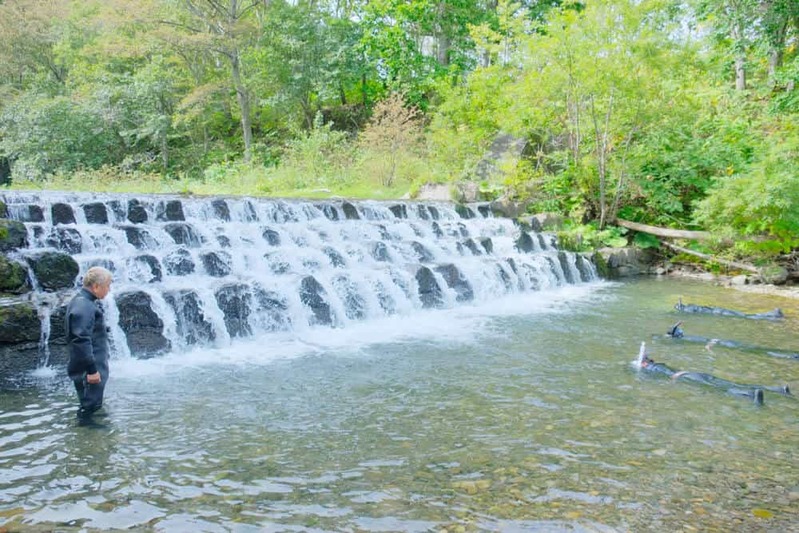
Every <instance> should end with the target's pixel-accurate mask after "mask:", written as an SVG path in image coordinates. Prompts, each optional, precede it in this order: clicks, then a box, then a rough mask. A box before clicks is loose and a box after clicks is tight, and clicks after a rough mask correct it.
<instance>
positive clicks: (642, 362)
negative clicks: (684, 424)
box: [638, 343, 792, 405]
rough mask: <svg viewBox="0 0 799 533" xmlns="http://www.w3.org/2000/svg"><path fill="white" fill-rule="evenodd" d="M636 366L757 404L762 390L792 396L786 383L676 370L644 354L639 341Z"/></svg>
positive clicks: (762, 398)
mask: <svg viewBox="0 0 799 533" xmlns="http://www.w3.org/2000/svg"><path fill="white" fill-rule="evenodd" d="M638 367H639V368H640V370H642V371H645V372H647V373H649V374H653V375H663V376H666V377H668V378H670V379H672V380H674V381H690V382H694V383H699V384H701V385H707V386H711V387H714V388H717V389H721V390H724V391H725V392H727V393H728V394H731V395H733V396H743V397H745V398H748V399H750V400H752V402H754V403H755V404H757V405H763V402H764V394H763V391H771V392H776V393H778V394H782V395H783V396H792V394H791V390H790V388H789V387H788V385H783V386H767V385H750V384H745V383H736V382H734V381H729V380H727V379H723V378H720V377H718V376H714V375H712V374H707V373H705V372H691V371H686V370H676V369H674V368H671V367H670V366H668V365H666V364H664V363H658V362H656V361H655V360H653V359H652V358H650V357H649V356H648V355H647V354H646V344H645V343H641V350H640V352H639V354H638Z"/></svg>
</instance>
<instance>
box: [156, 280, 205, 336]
mask: <svg viewBox="0 0 799 533" xmlns="http://www.w3.org/2000/svg"><path fill="white" fill-rule="evenodd" d="M164 300H166V302H167V303H168V304H169V305H170V307H172V310H173V311H174V312H175V317H176V318H177V333H178V335H180V336H181V338H183V340H184V341H185V342H186V344H188V345H193V344H208V343H209V342H211V341H213V340H214V339H215V338H216V333H215V332H214V326H213V324H212V323H211V321H210V320H209V319H208V317H206V316H205V312H204V311H203V306H202V301H201V300H200V297H199V296H198V295H197V293H196V292H194V291H191V290H179V291H171V292H167V293H164Z"/></svg>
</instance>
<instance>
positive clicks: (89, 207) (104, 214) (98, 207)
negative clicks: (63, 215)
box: [83, 202, 108, 224]
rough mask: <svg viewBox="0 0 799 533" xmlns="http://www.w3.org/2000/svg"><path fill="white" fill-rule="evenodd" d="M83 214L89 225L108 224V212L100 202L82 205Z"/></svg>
mask: <svg viewBox="0 0 799 533" xmlns="http://www.w3.org/2000/svg"><path fill="white" fill-rule="evenodd" d="M83 213H84V214H85V215H86V222H88V223H89V224H108V210H107V209H106V207H105V204H104V203H102V202H92V203H88V204H84V205H83Z"/></svg>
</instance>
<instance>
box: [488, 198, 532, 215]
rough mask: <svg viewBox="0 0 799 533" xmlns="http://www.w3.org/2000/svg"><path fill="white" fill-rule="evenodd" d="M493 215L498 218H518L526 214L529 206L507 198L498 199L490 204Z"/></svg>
mask: <svg viewBox="0 0 799 533" xmlns="http://www.w3.org/2000/svg"><path fill="white" fill-rule="evenodd" d="M489 208H490V210H491V213H493V214H494V215H495V216H498V217H506V218H516V217H518V216H521V215H523V214H524V213H525V210H526V209H527V204H525V203H524V202H517V201H515V200H511V199H510V198H508V197H507V196H503V197H502V198H497V199H496V200H494V201H493V202H491V203H490V204H489Z"/></svg>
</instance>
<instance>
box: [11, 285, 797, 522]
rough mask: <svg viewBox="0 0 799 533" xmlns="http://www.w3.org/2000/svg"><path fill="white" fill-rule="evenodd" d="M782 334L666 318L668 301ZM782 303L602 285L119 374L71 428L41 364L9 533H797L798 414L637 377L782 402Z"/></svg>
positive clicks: (791, 304) (791, 321) (151, 362)
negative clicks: (722, 310)
mask: <svg viewBox="0 0 799 533" xmlns="http://www.w3.org/2000/svg"><path fill="white" fill-rule="evenodd" d="M680 297H682V299H683V301H684V302H686V303H688V302H690V303H701V304H713V305H719V306H724V307H730V308H735V309H743V310H747V311H750V312H759V311H766V310H769V309H772V308H774V307H776V306H779V307H782V309H783V311H784V312H785V314H786V315H787V318H786V319H785V320H783V321H780V322H762V321H751V320H745V319H737V318H723V317H713V316H693V315H688V316H686V315H678V314H677V313H676V312H675V311H674V309H673V305H674V304H675V303H676V302H677V299H678V298H680ZM798 304H799V302H797V301H796V300H787V299H781V298H777V297H774V296H768V295H759V294H747V293H741V292H736V291H733V290H729V289H723V288H719V287H715V286H713V285H711V284H706V283H700V282H695V281H684V280H683V281H681V280H673V279H669V280H665V279H664V280H658V279H653V278H648V279H642V280H639V281H634V282H625V283H610V282H595V283H589V284H583V285H576V286H567V287H563V288H559V289H550V290H545V291H541V292H533V293H523V294H513V295H509V296H506V297H503V298H498V299H496V300H494V301H490V302H483V303H481V304H479V305H477V304H475V305H466V306H460V307H457V308H454V309H448V310H421V311H416V312H413V313H412V314H409V315H398V316H392V317H389V318H386V319H380V320H367V321H365V322H363V323H360V324H353V325H349V326H348V327H346V328H341V329H330V328H326V327H319V328H312V329H309V330H304V331H303V332H302V333H296V332H283V333H272V334H269V335H260V336H256V337H253V338H249V339H246V340H236V341H234V342H233V343H232V344H231V345H230V346H229V347H226V348H206V349H197V350H194V351H185V352H182V353H175V354H171V355H168V356H166V357H161V358H154V359H148V360H136V359H118V360H114V361H112V370H111V372H112V378H111V381H110V383H109V385H108V388H107V395H106V408H105V416H102V417H99V418H98V419H97V424H96V425H93V426H85V425H79V424H78V423H77V421H76V420H75V409H76V405H75V400H74V398H73V395H74V392H73V391H72V390H71V389H70V387H71V385H68V384H67V383H66V378H65V377H64V376H62V375H61V374H60V373H58V372H55V371H53V370H51V369H40V370H38V371H36V372H35V373H34V375H32V376H26V377H24V378H20V379H18V380H17V381H16V382H15V383H13V384H11V383H9V384H6V386H5V387H4V388H3V389H2V390H0V468H1V469H2V470H0V529H3V530H4V531H52V530H58V531H93V530H115V529H119V530H123V529H131V528H132V529H135V530H145V531H168V532H172V531H191V532H193V533H196V532H201V531H202V532H206V531H207V532H216V531H245V532H246V531H419V532H421V531H444V530H446V531H569V532H577V531H603V532H604V531H630V530H633V531H644V530H651V531H675V530H681V529H682V528H687V529H689V530H691V529H693V530H718V531H730V530H739V531H740V530H772V531H789V530H791V529H793V530H794V531H795V530H797V527H799V526H798V524H799V460H797V453H798V452H797V442H799V402H797V401H796V399H795V398H790V397H783V396H779V395H777V394H772V393H769V392H767V393H766V401H765V405H763V406H762V407H758V406H756V405H754V404H752V403H751V402H749V401H746V400H745V399H742V398H737V397H733V396H730V395H726V394H725V393H724V392H722V391H718V390H715V389H705V388H702V387H699V386H695V385H692V384H690V383H681V382H670V381H668V380H657V379H651V378H648V377H644V376H640V375H639V374H638V373H637V372H636V371H635V370H634V368H633V367H632V364H631V362H632V361H633V360H634V359H635V358H636V354H637V352H638V347H639V344H640V343H641V342H642V341H646V342H647V344H648V347H649V353H650V355H651V356H652V357H653V358H654V359H656V360H659V361H663V362H666V363H668V364H669V365H671V366H673V367H675V368H681V369H691V370H697V371H705V372H712V373H714V374H717V375H719V376H722V377H727V378H731V379H735V380H738V381H744V382H750V383H763V384H784V383H787V384H790V385H791V386H792V387H793V388H794V389H797V390H799V361H797V360H790V359H780V358H775V357H769V356H767V355H765V354H757V353H754V354H753V353H748V352H742V351H737V350H731V349H726V348H722V347H718V346H717V347H714V348H712V351H708V350H707V349H705V347H704V346H703V345H701V344H689V343H674V342H673V341H667V340H662V339H660V340H658V339H653V337H652V335H653V334H659V333H663V332H664V331H665V330H666V329H667V328H668V326H669V325H671V324H672V323H674V322H675V321H676V320H678V319H680V318H682V319H683V320H685V325H684V328H685V331H686V333H687V334H694V335H704V336H709V337H722V338H730V339H735V340H740V341H747V342H749V343H752V344H759V345H766V346H771V347H774V348H781V349H783V350H792V351H799V336H798V335H797V331H798V330H799V305H798Z"/></svg>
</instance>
